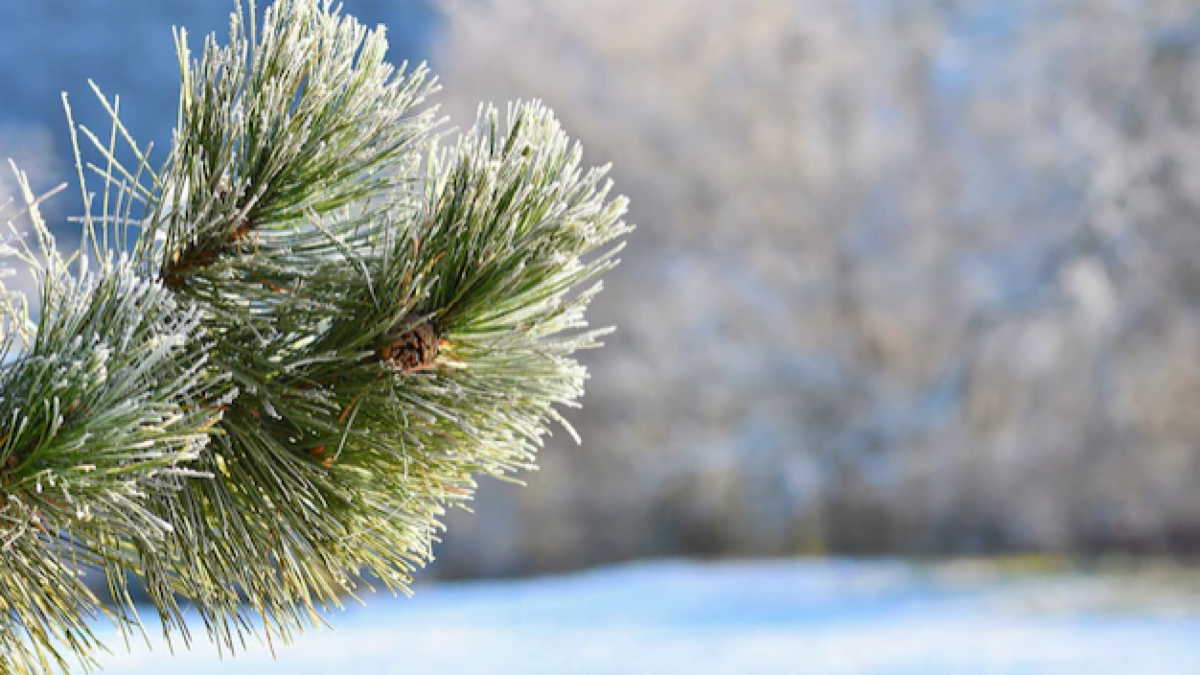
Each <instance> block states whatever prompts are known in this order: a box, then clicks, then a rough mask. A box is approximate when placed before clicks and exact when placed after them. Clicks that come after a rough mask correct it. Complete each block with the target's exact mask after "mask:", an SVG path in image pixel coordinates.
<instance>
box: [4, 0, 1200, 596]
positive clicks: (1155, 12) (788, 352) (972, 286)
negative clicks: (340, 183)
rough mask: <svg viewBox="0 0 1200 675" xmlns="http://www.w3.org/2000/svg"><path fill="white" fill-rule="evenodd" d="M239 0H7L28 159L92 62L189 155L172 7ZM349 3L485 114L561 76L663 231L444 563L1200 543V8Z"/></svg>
mask: <svg viewBox="0 0 1200 675" xmlns="http://www.w3.org/2000/svg"><path fill="white" fill-rule="evenodd" d="M433 1H434V0H430V2H433ZM232 4H233V0H222V1H220V2H205V3H198V2H188V1H187V0H162V1H159V0H155V1H154V2H151V1H150V0H143V1H142V2H132V1H130V2H122V3H113V2H108V1H106V0H38V2H0V157H6V156H9V155H16V156H17V157H18V158H19V159H20V160H21V161H22V166H23V167H24V168H26V169H29V170H30V171H31V172H32V173H33V174H34V176H35V178H37V177H38V176H41V177H43V178H44V179H45V184H46V185H49V184H53V183H54V182H57V181H58V180H60V179H68V178H70V177H71V176H72V174H73V171H72V164H71V160H70V156H69V152H68V151H67V148H68V144H67V141H66V137H65V134H64V132H63V129H64V125H63V124H62V122H61V120H62V115H61V111H60V109H59V100H58V95H57V92H58V91H60V90H62V89H67V90H69V91H71V92H72V95H73V97H74V99H73V100H75V101H76V104H77V109H76V113H77V115H78V116H79V117H80V118H81V119H85V121H87V122H88V123H89V124H90V125H91V126H93V127H96V128H104V124H103V120H102V119H97V118H96V117H95V114H96V112H97V106H96V105H95V104H94V103H91V104H90V108H89V103H87V101H88V91H87V86H86V83H85V81H84V78H85V77H86V76H92V77H95V78H96V79H97V81H98V82H99V83H100V84H101V86H102V87H104V88H105V90H106V91H107V92H108V93H110V94H121V95H122V97H123V99H124V102H125V105H124V106H123V107H122V112H123V117H124V118H125V120H126V122H127V123H129V124H130V126H131V128H132V129H133V130H134V131H135V133H136V134H137V135H138V136H139V137H140V138H143V139H146V138H152V139H155V140H156V142H157V146H158V147H159V148H160V150H158V151H156V152H157V155H158V157H160V158H161V157H162V156H163V155H164V154H165V148H166V146H167V144H168V143H169V134H168V129H169V128H170V125H171V124H172V122H173V121H174V105H175V97H176V93H177V88H176V87H177V81H178V79H177V78H178V74H177V66H176V64H175V62H174V58H173V55H172V53H171V38H170V31H169V26H170V25H172V24H177V25H185V26H187V27H188V28H189V30H190V31H191V32H192V34H193V44H196V43H197V42H198V40H199V36H200V35H203V34H204V33H207V32H209V31H212V30H217V31H218V33H222V32H223V27H224V25H225V21H226V17H227V14H228V11H229V9H230V7H231V6H232ZM259 4H260V6H261V5H263V4H265V2H264V1H263V0H260V2H259ZM345 4H346V10H347V11H348V12H351V13H354V14H357V15H360V16H362V17H363V18H364V19H365V20H366V21H368V22H369V23H372V24H373V23H375V22H379V21H383V22H386V23H387V24H388V25H389V35H390V36H391V37H392V39H393V55H394V56H393V58H394V59H396V60H400V59H403V58H407V57H412V56H417V57H418V58H419V57H422V56H428V57H429V58H430V60H431V62H432V65H433V68H434V70H435V71H436V72H438V73H439V74H440V75H441V76H442V79H443V81H444V83H445V89H444V91H443V93H442V95H441V97H440V98H441V100H442V101H444V102H445V103H446V110H447V112H449V113H450V114H451V116H452V118H453V121H454V122H455V123H457V124H458V125H459V126H465V125H466V124H468V123H469V121H470V119H471V118H472V117H473V115H474V112H475V107H476V105H477V103H478V102H479V101H481V100H492V101H497V102H500V103H502V102H504V101H507V100H511V99H514V98H518V97H523V98H531V97H538V98H542V99H545V100H546V101H547V102H548V103H550V104H551V105H552V106H554V108H555V109H556V110H557V111H558V112H559V114H560V116H561V118H562V120H563V122H564V124H565V125H566V127H567V129H568V131H569V132H570V133H571V134H573V135H575V136H577V137H579V138H581V139H582V140H583V142H584V144H585V157H586V159H587V160H588V161H589V162H593V163H604V162H608V161H611V162H613V164H614V169H613V176H614V178H615V179H616V181H617V189H618V190H619V191H621V192H625V193H627V194H629V195H630V196H631V197H632V199H633V212H632V213H631V216H630V219H631V220H632V221H633V222H636V223H638V225H639V227H640V229H639V230H638V231H637V232H636V233H635V234H634V235H633V237H631V240H630V246H629V249H628V251H627V252H626V254H625V255H624V256H623V257H624V259H625V262H624V264H623V265H622V267H621V268H620V269H619V270H618V271H617V272H616V273H614V274H612V275H611V276H610V277H609V278H608V279H607V283H608V291H607V292H606V293H604V294H602V295H601V296H600V298H599V299H598V300H597V302H596V305H595V307H594V312H593V313H592V318H593V322H594V324H595V325H612V324H615V325H617V326H618V327H619V329H618V332H617V333H616V334H615V335H614V336H612V337H611V338H610V339H609V340H608V343H609V344H608V347H607V348H605V349H603V350H600V351H597V352H593V353H590V354H587V355H586V356H587V361H588V363H589V365H590V367H591V368H592V372H593V379H592V381H591V382H590V386H589V389H588V394H587V396H586V397H585V399H584V407H583V409H582V410H580V411H570V413H569V414H568V416H569V417H570V419H571V420H572V421H573V423H574V424H575V425H576V426H577V427H578V428H579V430H580V431H581V433H582V435H583V438H584V445H583V447H582V448H580V447H576V446H575V445H574V444H573V443H572V442H571V441H570V440H569V437H568V435H567V434H565V433H560V434H556V436H555V437H554V438H553V439H551V440H550V443H549V444H548V446H547V448H546V449H545V451H544V452H543V454H542V456H541V465H542V471H541V472H540V473H537V474H530V475H527V476H524V478H525V479H526V480H527V482H528V484H529V485H528V487H526V488H521V489H518V488H514V487H513V486H510V485H506V484H500V483H495V482H486V483H484V484H483V486H482V489H481V492H480V495H479V500H478V503H477V508H476V513H475V514H473V515H468V514H465V513H461V512H456V513H454V514H452V515H451V517H450V521H451V522H450V528H449V532H448V533H447V535H446V541H445V543H444V545H443V546H442V547H441V548H440V560H439V561H438V563H437V564H436V565H435V568H434V569H435V572H438V573H441V574H446V575H468V574H515V573H528V572H537V571H545V570H555V569H563V568H569V567H575V566H582V565H587V564H592V563H598V562H604V561H611V560H618V559H625V558H631V557H639V556H651V555H682V554H693V555H775V554H792V553H796V552H801V551H807V552H822V551H829V552H842V553H902V554H903V553H954V552H1000V551H1013V550H1062V551H1079V552H1106V551H1144V552H1193V551H1196V550H1197V549H1200V488H1198V486H1200V3H1197V2H1194V1H1189V0H974V1H967V0H905V1H904V2H894V1H891V0H442V1H441V2H439V3H437V4H438V6H439V7H440V12H431V11H430V9H429V6H428V4H427V2H426V1H425V0H346V3H345ZM89 111H90V113H89ZM89 114H92V115H93V117H92V118H91V119H90V120H89V119H88V118H87V116H88V115H89ZM7 181H8V178H7V174H6V173H4V172H0V199H2V198H4V195H5V193H6V192H11V190H9V189H7V188H6V184H7ZM8 187H9V188H10V187H11V186H8ZM73 194H74V192H73V191H71V192H70V193H68V195H67V196H63V197H59V198H58V199H56V200H54V201H52V202H51V208H52V209H54V210H57V211H59V212H61V215H62V216H63V219H64V222H65V214H67V213H72V212H74V211H75V210H76V206H77V204H76V201H75V198H74V197H73V196H71V195H73Z"/></svg>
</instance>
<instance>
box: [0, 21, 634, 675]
mask: <svg viewBox="0 0 1200 675" xmlns="http://www.w3.org/2000/svg"><path fill="white" fill-rule="evenodd" d="M256 16H257V13H256V11H255V7H254V5H253V2H251V4H250V5H249V7H247V8H241V7H239V9H238V11H237V12H236V13H235V14H234V15H233V17H232V20H231V30H230V40H229V44H228V46H220V45H218V43H217V42H216V40H215V39H213V38H211V37H210V38H209V39H208V40H206V41H205V43H204V46H203V50H202V51H201V53H200V54H198V55H193V54H192V53H191V52H190V51H189V48H188V38H187V34H186V32H185V31H182V30H180V31H179V32H178V33H177V36H176V42H177V45H178V50H179V61H180V67H181V73H182V86H181V95H180V106H179V114H178V120H177V127H176V131H175V134H174V138H173V142H172V147H171V149H170V152H169V154H168V157H167V158H166V160H165V162H163V163H161V164H152V163H151V159H150V156H151V153H150V151H149V150H150V149H149V148H148V147H144V146H141V145H139V144H138V143H137V142H136V141H135V140H134V138H133V136H132V135H131V133H130V132H129V131H128V130H127V129H126V128H125V126H124V125H122V124H121V122H120V120H119V117H118V115H119V100H117V99H111V100H110V99H107V98H105V97H104V96H103V95H101V94H99V91H98V90H97V95H98V96H99V98H100V100H101V101H102V102H103V104H104V105H105V107H106V109H107V110H108V112H109V114H110V115H111V118H112V122H113V123H112V129H111V131H109V132H108V133H106V134H103V136H101V135H98V134H96V133H94V132H92V131H90V130H88V129H87V128H86V127H84V126H82V125H76V124H74V123H73V122H72V124H71V132H72V140H73V142H74V147H75V149H76V156H77V157H78V158H80V159H79V161H78V166H77V168H78V179H79V182H80V184H81V191H82V195H83V201H84V209H83V215H82V217H81V218H80V219H79V220H80V222H81V224H82V228H83V246H82V248H81V250H80V251H79V252H78V253H76V254H73V255H69V256H68V255H64V254H62V253H60V252H59V250H58V249H57V248H56V245H55V241H54V238H53V237H52V235H51V233H50V230H49V228H48V226H47V225H46V223H45V221H44V219H43V218H42V217H41V215H40V214H39V208H38V206H39V203H40V201H41V200H42V197H39V196H37V195H35V194H34V192H33V190H32V189H31V188H30V186H29V185H30V184H29V181H28V180H27V179H26V178H25V176H24V175H23V174H21V173H20V172H19V171H18V172H17V178H18V182H19V183H20V184H21V185H22V187H23V192H24V204H23V205H22V204H9V205H7V206H6V208H5V210H4V211H3V212H0V218H2V219H3V220H4V221H5V222H6V223H7V224H8V225H9V227H10V228H11V230H12V232H13V235H12V236H10V238H9V239H8V240H7V242H6V244H5V249H4V252H5V253H6V254H7V255H9V256H10V261H11V262H13V263H19V264H14V265H11V267H13V268H17V267H19V266H20V265H27V266H28V269H30V270H31V271H32V274H33V275H34V277H35V279H36V287H37V289H38V294H39V296H40V297H38V298H37V301H36V303H34V302H31V301H29V300H28V299H27V298H25V297H24V296H23V295H21V294H17V293H11V292H9V293H6V294H5V297H4V301H5V302H4V305H3V308H4V310H5V312H4V324H3V325H4V329H5V330H4V348H5V351H6V353H7V354H9V355H10V356H9V359H8V361H7V362H6V364H5V365H4V366H3V369H2V370H0V490H2V492H3V504H2V506H0V538H2V544H0V546H2V547H3V548H2V551H3V554H2V555H3V564H4V573H3V574H2V575H0V669H2V670H3V671H4V672H15V673H36V672H45V671H50V670H55V669H63V670H65V669H69V668H71V667H73V666H72V664H74V663H76V662H77V661H78V662H79V663H81V664H82V665H83V667H85V668H86V667H89V666H90V665H92V664H93V663H94V661H92V658H91V656H90V654H91V653H92V651H93V650H94V649H95V648H97V647H99V645H98V644H97V641H96V639H95V637H94V636H93V635H92V633H91V631H90V626H91V625H92V621H93V620H94V619H95V618H97V617H98V616H101V615H103V616H107V617H109V618H111V619H112V620H113V621H115V622H116V623H117V625H118V626H120V627H121V628H122V629H123V630H124V631H127V632H132V633H137V632H138V631H141V630H144V629H143V628H142V627H141V623H140V620H139V617H138V613H137V611H136V608H135V607H134V604H133V601H132V599H131V598H132V593H131V591H132V590H133V588H131V586H138V587H140V589H141V591H142V592H144V593H145V595H146V596H148V597H149V599H150V601H151V602H152V603H153V606H154V609H155V610H157V613H158V615H159V617H160V618H161V620H162V625H163V630H164V632H165V633H166V635H167V636H168V638H169V639H171V638H173V639H175V640H180V641H182V642H183V643H184V644H186V643H188V642H189V641H190V640H191V639H192V636H191V635H189V631H188V625H187V624H186V623H185V621H184V616H183V608H184V607H190V608H194V611H195V612H196V613H198V614H199V616H200V617H201V618H202V620H203V623H204V625H205V626H206V628H207V633H208V636H209V637H210V638H211V639H213V640H214V641H217V642H218V643H219V644H221V645H222V646H223V647H224V648H227V649H229V650H231V651H232V650H235V649H236V648H237V647H238V646H239V645H240V644H241V641H242V639H243V638H244V637H245V636H246V635H247V634H251V633H258V634H259V635H260V636H262V637H265V638H266V639H267V640H269V641H275V640H279V641H284V642H286V641H287V640H289V639H290V638H292V637H294V636H295V635H296V634H297V632H299V631H300V630H302V629H303V628H305V627H307V626H311V625H314V624H317V623H320V622H322V616H321V613H322V612H323V611H325V610H328V609H329V608H331V607H336V606H337V605H338V604H339V602H340V598H342V597H345V596H347V595H352V594H354V593H356V592H359V591H361V590H362V589H363V588H364V586H365V585H366V584H367V583H368V581H367V580H368V579H369V580H370V581H371V582H372V583H379V584H382V585H383V586H385V587H387V588H388V589H391V590H393V591H395V590H399V591H404V590H405V589H406V587H407V585H408V583H409V581H410V574H411V572H412V571H413V570H414V568H415V567H416V566H419V565H422V564H424V563H425V562H427V561H428V560H430V559H431V557H432V556H431V545H432V542H433V541H435V538H436V534H437V532H438V529H439V527H440V525H439V518H440V517H441V516H442V515H443V513H444V512H445V509H446V508H447V507H449V506H453V505H461V504H463V503H464V502H466V501H467V500H469V499H470V498H471V496H472V494H473V491H474V489H475V485H476V484H475V479H476V477H478V476H482V475H487V476H494V477H502V478H510V477H511V476H512V475H513V474H514V472H516V471H518V470H522V469H530V468H532V467H533V464H534V460H535V451H536V449H537V447H538V446H539V445H540V443H541V439H542V438H543V436H544V435H545V434H546V433H547V427H548V425H549V424H550V423H552V422H559V423H561V424H562V425H563V426H565V427H566V428H567V430H568V431H570V427H569V426H567V425H566V423H565V421H564V420H562V418H561V417H560V416H559V413H558V412H557V408H558V407H561V406H570V405H574V403H575V401H576V399H578V397H579V396H580V395H581V393H582V386H583V381H584V379H585V377H586V372H585V370H584V369H583V368H582V367H581V366H580V365H579V364H578V363H577V362H576V361H575V360H574V359H573V358H572V354H573V353H574V352H575V351H576V350H578V349H582V348H588V347H593V346H596V345H597V344H598V343H597V339H598V337H600V336H601V335H602V334H603V333H604V331H602V330H588V329H587V328H586V324H585V322H584V310H585V309H586V307H587V305H588V303H589V301H590V300H591V299H592V297H593V296H594V295H595V293H596V292H597V291H598V290H599V288H600V285H599V283H598V282H596V281H595V280H596V277H597V276H598V275H600V274H601V273H603V272H605V271H606V270H608V269H609V268H611V267H612V266H613V265H614V264H616V259H615V257H614V256H615V254H616V252H617V251H618V250H619V249H620V245H619V244H616V243H615V240H617V239H618V238H620V237H621V236H622V235H623V234H625V233H626V232H627V231H628V230H629V226H627V225H626V224H625V223H624V222H623V220H622V214H623V212H624V209H625V201H624V199H623V198H612V197H610V196H609V184H608V182H607V180H606V179H605V170H604V169H588V168H585V167H583V166H581V157H580V149H579V146H578V145H577V144H572V143H571V142H570V141H569V140H568V139H567V137H566V136H565V135H564V134H563V132H562V131H561V129H560V127H559V125H558V123H557V122H556V121H555V118H554V117H553V115H552V114H551V113H550V112H549V111H548V110H547V109H545V108H544V107H542V106H540V105H539V104H536V103H533V104H520V105H515V106H512V107H510V108H509V109H508V111H507V114H506V115H501V114H499V113H498V112H497V111H495V110H493V109H490V108H485V109H481V112H480V114H479V118H478V121H477V122H476V124H475V125H474V127H473V128H472V129H470V130H469V131H467V132H466V133H464V134H463V135H462V136H461V138H459V139H458V140H457V141H456V142H455V143H453V144H452V145H451V146H450V147H447V148H441V147H439V145H438V138H439V136H441V134H440V133H439V132H438V124H437V119H436V113H435V111H434V109H433V108H432V107H431V106H429V105H428V104H427V102H426V99H427V97H428V96H429V95H430V94H431V93H432V92H433V90H434V89H435V84H434V82H433V81H432V80H431V79H430V78H429V77H428V76H427V74H426V72H425V71H424V70H423V69H422V68H417V69H415V70H411V71H406V70H405V69H404V68H395V67H393V66H391V65H389V64H388V63H387V62H386V61H385V60H384V59H385V51H386V41H385V37H384V33H383V30H382V29H377V30H374V31H371V30H367V29H365V28H364V27H362V26H361V25H359V24H358V23H357V22H356V21H355V20H354V19H353V18H351V17H348V16H344V15H342V14H341V13H340V11H339V10H338V9H337V8H335V7H332V6H331V5H330V3H329V2H328V0H325V1H322V0H279V1H278V2H277V3H276V4H275V5H274V6H272V7H271V8H269V9H267V11H266V12H265V14H264V15H263V18H262V20H261V21H258V20H257V19H256V18H255V17H256ZM64 100H65V99H64ZM68 117H70V115H69V108H68ZM81 146H87V147H94V150H87V151H86V152H87V153H93V152H94V154H95V155H96V157H97V158H98V159H97V160H96V161H95V162H88V161H85V160H84V159H82V156H83V153H82V152H81ZM87 177H90V178H91V184H92V186H94V187H96V188H97V189H96V190H95V191H89V188H88V181H87V180H85V178H87ZM22 226H25V227H27V228H28V231H29V232H31V233H32V241H29V240H28V238H27V237H23V236H21V235H20V234H19V231H20V227H22ZM31 307H37V308H38V309H37V311H34V310H31V309H30V308H31ZM571 433H572V434H573V432H571ZM85 573H91V574H100V575H103V578H104V579H106V580H107V584H108V587H109V589H110V591H111V596H112V598H113V599H114V600H113V601H112V602H102V601H101V600H99V599H98V598H97V597H96V596H95V595H93V593H92V592H91V591H90V590H89V589H88V587H87V586H86V585H85V584H84V583H83V580H82V579H81V577H82V576H83V575H84V574H85Z"/></svg>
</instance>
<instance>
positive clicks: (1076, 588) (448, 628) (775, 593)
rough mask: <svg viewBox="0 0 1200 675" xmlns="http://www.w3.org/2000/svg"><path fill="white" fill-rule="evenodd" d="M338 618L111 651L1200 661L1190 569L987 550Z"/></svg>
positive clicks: (1114, 664) (500, 591) (182, 666)
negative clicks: (270, 642) (1120, 569)
mask: <svg viewBox="0 0 1200 675" xmlns="http://www.w3.org/2000/svg"><path fill="white" fill-rule="evenodd" d="M333 623H334V625H335V627H336V632H334V631H329V630H325V631H317V632H313V633H311V634H308V635H306V636H305V637H304V638H303V639H302V640H301V642H300V643H299V644H295V645H291V646H289V647H284V648H282V649H280V650H279V652H278V657H277V658H276V659H274V660H273V659H272V657H271V655H270V653H269V650H268V649H266V648H265V647H261V648H254V649H250V650H248V651H247V652H245V653H242V654H239V656H238V657H237V658H236V659H228V658H226V659H224V660H219V657H218V656H217V654H216V651H215V649H213V648H212V647H210V646H209V645H207V644H199V645H197V646H196V647H195V648H194V649H193V650H191V651H187V652H181V653H179V654H178V655H177V656H175V657H172V656H170V654H169V653H168V652H167V651H166V649H165V648H163V647H161V646H158V647H157V648H156V649H155V650H153V651H150V650H149V649H147V648H146V647H145V646H144V645H139V646H137V648H136V649H135V650H134V651H133V652H131V653H126V652H125V651H124V650H123V649H114V652H115V653H114V654H113V655H111V656H108V657H106V658H103V659H101V662H102V664H103V665H104V667H105V671H106V672H107V673H119V674H128V675H134V674H137V675H142V674H145V675H150V674H152V673H153V674H155V675H157V674H159V673H168V672H169V673H172V675H184V674H191V673H212V672H220V673H256V674H270V673H288V674H306V673H313V674H317V673H320V674H321V675H332V674H335V673H352V674H356V675H390V674H393V673H395V674H401V673H439V674H440V673H514V674H517V673H519V674H521V675H535V674H538V673H584V674H589V673H621V674H631V673H632V674H637V673H655V674H660V673H691V674H707V673H714V674H715V673H765V674H771V673H888V674H896V675H899V674H901V673H913V674H916V673H921V674H938V673H972V674H981V673H1092V674H1094V673H1122V674H1131V673H1153V674H1155V675H1161V674H1168V673H1200V583H1197V582H1196V580H1195V578H1194V577H1191V576H1190V575H1183V576H1180V575H1155V574H1152V573H1151V574H1147V573H1137V574H1130V573H1118V574H1107V573H1106V574H1085V573H1080V572H1052V573H1043V574H1028V573H1022V574H1011V573H1008V572H1004V571H1002V570H1001V569H1000V568H998V567H997V566H995V565H990V564H983V563H955V564H941V565H934V566H922V565H913V564H909V563H904V562H850V561H780V562H741V563H719V564H705V563H691V562H664V563H643V564H636V565H628V566H622V567H615V568H609V569H603V570H598V571H593V572H587V573H582V574H575V575H570V576H563V577H552V578H541V579H531V580H521V581H507V582H478V583H462V584H441V585H427V586H423V587H420V588H419V589H418V592H417V596H416V597H415V598H414V599H411V600H408V599H403V598H391V597H373V598H371V599H370V600H369V601H368V604H367V605H366V606H365V607H364V606H356V607H352V608H349V609H347V611H346V612H344V613H341V614H338V615H336V616H334V617H333ZM197 630H198V631H202V627H200V626H197ZM105 638H106V641H107V642H108V644H110V645H111V646H113V647H114V648H115V647H116V645H117V644H119V643H118V638H117V637H116V636H115V635H112V634H106V635H105Z"/></svg>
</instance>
